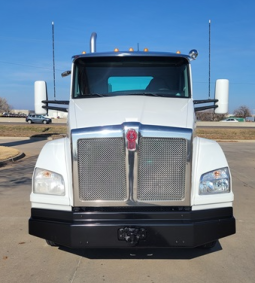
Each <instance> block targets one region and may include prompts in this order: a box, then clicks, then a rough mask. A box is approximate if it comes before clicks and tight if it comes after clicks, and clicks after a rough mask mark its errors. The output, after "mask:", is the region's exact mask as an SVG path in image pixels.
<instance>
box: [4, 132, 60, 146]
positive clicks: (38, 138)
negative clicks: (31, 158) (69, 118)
mask: <svg viewBox="0 0 255 283" xmlns="http://www.w3.org/2000/svg"><path fill="white" fill-rule="evenodd" d="M62 137H65V135H64V134H63V135H60V134H58V133H51V134H39V135H34V136H31V137H30V138H28V139H21V140H16V141H12V142H2V143H1V144H0V145H1V146H17V145H23V144H29V143H35V142H40V141H42V140H51V139H56V138H62Z"/></svg>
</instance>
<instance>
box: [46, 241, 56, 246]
mask: <svg viewBox="0 0 255 283" xmlns="http://www.w3.org/2000/svg"><path fill="white" fill-rule="evenodd" d="M45 241H46V243H47V244H48V245H49V246H51V247H57V246H58V245H57V244H56V243H55V242H53V241H50V240H45Z"/></svg>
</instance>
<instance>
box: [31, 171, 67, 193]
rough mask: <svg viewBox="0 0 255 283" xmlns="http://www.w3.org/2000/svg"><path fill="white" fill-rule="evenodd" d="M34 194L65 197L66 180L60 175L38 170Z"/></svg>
mask: <svg viewBox="0 0 255 283" xmlns="http://www.w3.org/2000/svg"><path fill="white" fill-rule="evenodd" d="M33 192H34V193H35V194H46V195H57V196H64V195H65V183H64V179H63V177H62V175H60V174H58V173H55V172H52V171H49V170H46V169H40V168H36V169H35V171H34V178H33Z"/></svg>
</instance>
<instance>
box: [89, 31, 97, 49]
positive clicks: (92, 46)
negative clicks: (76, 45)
mask: <svg viewBox="0 0 255 283" xmlns="http://www.w3.org/2000/svg"><path fill="white" fill-rule="evenodd" d="M96 39H97V34H96V32H93V33H92V34H91V37H90V52H91V53H95V52H96Z"/></svg>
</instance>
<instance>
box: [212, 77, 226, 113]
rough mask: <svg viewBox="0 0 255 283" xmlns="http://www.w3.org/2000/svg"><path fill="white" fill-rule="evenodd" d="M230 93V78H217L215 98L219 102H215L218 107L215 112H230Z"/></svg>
mask: <svg viewBox="0 0 255 283" xmlns="http://www.w3.org/2000/svg"><path fill="white" fill-rule="evenodd" d="M228 94H229V80H225V79H220V80H216V84H215V99H218V102H216V103H215V104H216V105H218V107H217V108H216V109H215V114H226V113H228Z"/></svg>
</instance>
